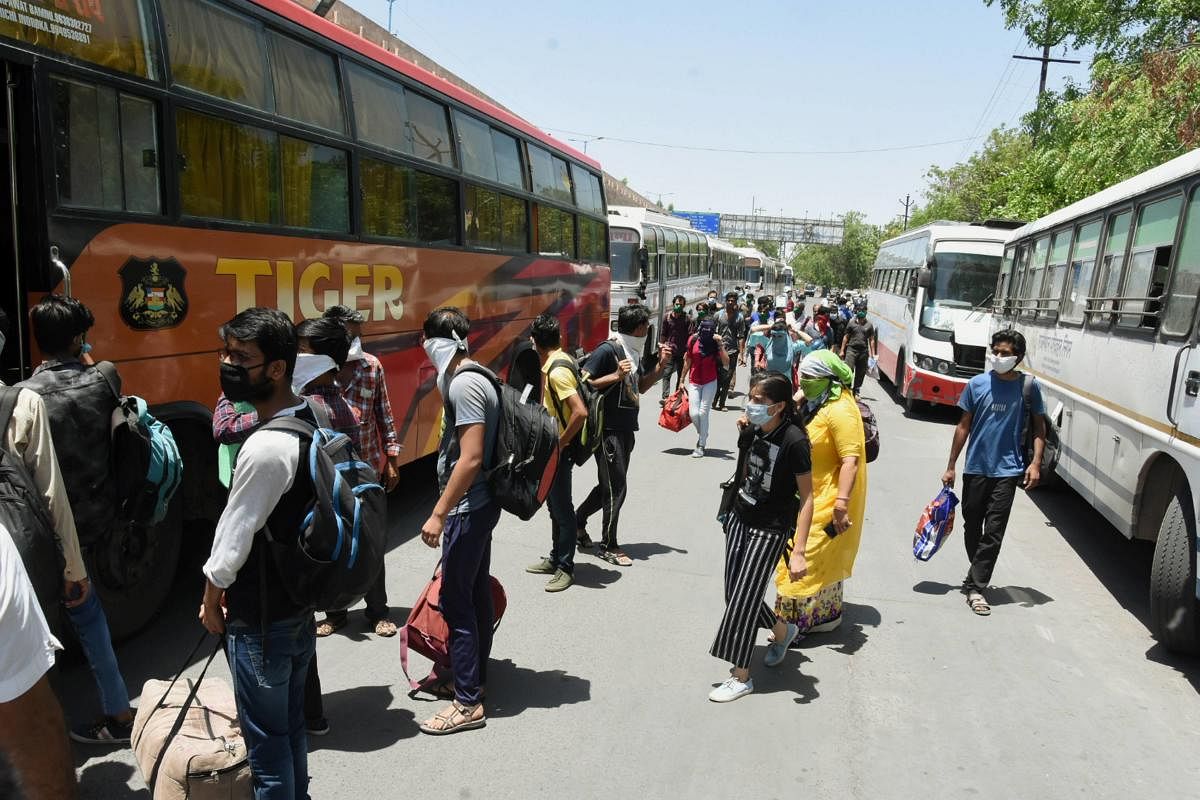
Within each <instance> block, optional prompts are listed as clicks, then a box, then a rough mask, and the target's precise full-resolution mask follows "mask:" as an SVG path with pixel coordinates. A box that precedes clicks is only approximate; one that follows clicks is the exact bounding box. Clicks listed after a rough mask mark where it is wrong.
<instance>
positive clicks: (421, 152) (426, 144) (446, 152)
mask: <svg viewBox="0 0 1200 800" xmlns="http://www.w3.org/2000/svg"><path fill="white" fill-rule="evenodd" d="M404 102H405V104H406V105H407V106H408V131H409V137H410V138H411V140H412V150H411V151H410V152H411V153H412V154H413V155H414V156H416V157H417V158H423V159H425V160H426V161H434V162H437V163H438V164H445V165H446V166H449V167H452V166H454V146H453V145H452V143H451V141H450V118H449V116H448V114H447V111H446V107H445V106H444V105H442V104H441V103H436V102H434V101H433V100H430V99H429V98H427V97H423V96H422V95H419V94H417V93H416V92H408V91H406V92H405V93H404Z"/></svg>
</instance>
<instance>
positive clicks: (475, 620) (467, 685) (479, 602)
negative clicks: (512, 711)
mask: <svg viewBox="0 0 1200 800" xmlns="http://www.w3.org/2000/svg"><path fill="white" fill-rule="evenodd" d="M499 521H500V506H499V505H497V504H496V503H494V502H492V503H488V504H487V505H486V506H484V507H483V508H478V509H472V510H471V511H468V512H466V513H463V514H451V515H450V516H449V517H447V518H446V527H445V532H444V535H443V536H442V594H441V604H442V616H444V617H445V618H446V625H447V626H448V627H449V628H450V668H451V669H452V670H453V672H454V695H455V698H456V699H457V700H458V702H460V703H462V704H463V705H468V706H471V705H475V704H476V703H478V702H479V700H480V697H481V695H482V693H483V687H484V685H485V684H486V683H487V662H488V657H489V656H490V655H491V652H492V632H493V627H494V626H495V620H496V617H495V609H494V608H493V607H492V578H491V571H490V569H491V562H492V530H493V529H494V528H495V527H496V523H497V522H499Z"/></svg>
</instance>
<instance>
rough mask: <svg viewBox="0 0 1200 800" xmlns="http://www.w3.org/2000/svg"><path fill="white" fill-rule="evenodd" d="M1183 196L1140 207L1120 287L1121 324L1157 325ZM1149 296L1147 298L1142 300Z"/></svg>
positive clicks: (1146, 326) (1148, 326) (1134, 325)
mask: <svg viewBox="0 0 1200 800" xmlns="http://www.w3.org/2000/svg"><path fill="white" fill-rule="evenodd" d="M1182 205H1183V196H1182V195H1175V196H1173V197H1167V198H1164V199H1162V200H1158V201H1156V202H1154V203H1150V204H1148V205H1145V206H1142V208H1141V209H1140V210H1139V212H1138V222H1137V228H1136V230H1135V232H1134V235H1133V247H1132V248H1131V250H1130V255H1129V267H1128V270H1127V273H1126V276H1125V281H1124V284H1123V286H1122V290H1121V297H1122V298H1123V299H1122V300H1121V301H1120V304H1121V310H1122V311H1135V310H1136V312H1137V313H1125V314H1122V315H1121V316H1120V318H1119V320H1118V323H1117V324H1119V325H1121V326H1123V327H1142V328H1157V327H1158V322H1159V320H1158V312H1159V311H1160V310H1161V308H1162V301H1161V299H1159V298H1161V295H1162V293H1163V289H1164V287H1165V285H1166V276H1167V268H1168V267H1169V266H1170V264H1171V253H1172V251H1173V249H1174V244H1175V233H1176V230H1177V228H1178V227H1179V211H1180V208H1181V206H1182ZM1143 298H1149V299H1143Z"/></svg>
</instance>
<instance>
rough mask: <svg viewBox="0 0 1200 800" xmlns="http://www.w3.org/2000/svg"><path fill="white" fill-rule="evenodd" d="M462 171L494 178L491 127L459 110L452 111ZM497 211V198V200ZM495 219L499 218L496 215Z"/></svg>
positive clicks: (494, 158) (494, 167) (492, 179)
mask: <svg viewBox="0 0 1200 800" xmlns="http://www.w3.org/2000/svg"><path fill="white" fill-rule="evenodd" d="M454 125H455V128H456V129H457V130H458V145H459V149H460V151H461V155H462V168H463V172H465V173H467V174H468V175H477V176H479V177H480V178H487V179H488V180H489V181H494V180H496V155H495V152H494V150H493V149H492V127H491V126H490V125H488V124H487V123H486V122H480V121H479V120H477V119H475V118H474V117H471V116H467V115H466V114H463V113H462V112H460V111H455V112H454ZM497 213H499V200H497ZM497 219H499V218H498V217H497Z"/></svg>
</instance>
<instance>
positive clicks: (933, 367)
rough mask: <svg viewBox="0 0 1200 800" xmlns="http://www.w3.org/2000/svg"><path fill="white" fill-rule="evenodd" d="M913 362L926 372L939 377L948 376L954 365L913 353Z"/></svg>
mask: <svg viewBox="0 0 1200 800" xmlns="http://www.w3.org/2000/svg"><path fill="white" fill-rule="evenodd" d="M913 362H914V363H915V364H916V365H917V366H918V367H919V368H921V369H923V370H925V371H926V372H936V373H938V374H939V375H949V374H950V373H951V372H952V371H953V370H954V364H953V363H951V362H949V361H946V360H944V359H941V358H934V357H933V356H923V355H921V354H920V353H913Z"/></svg>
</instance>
